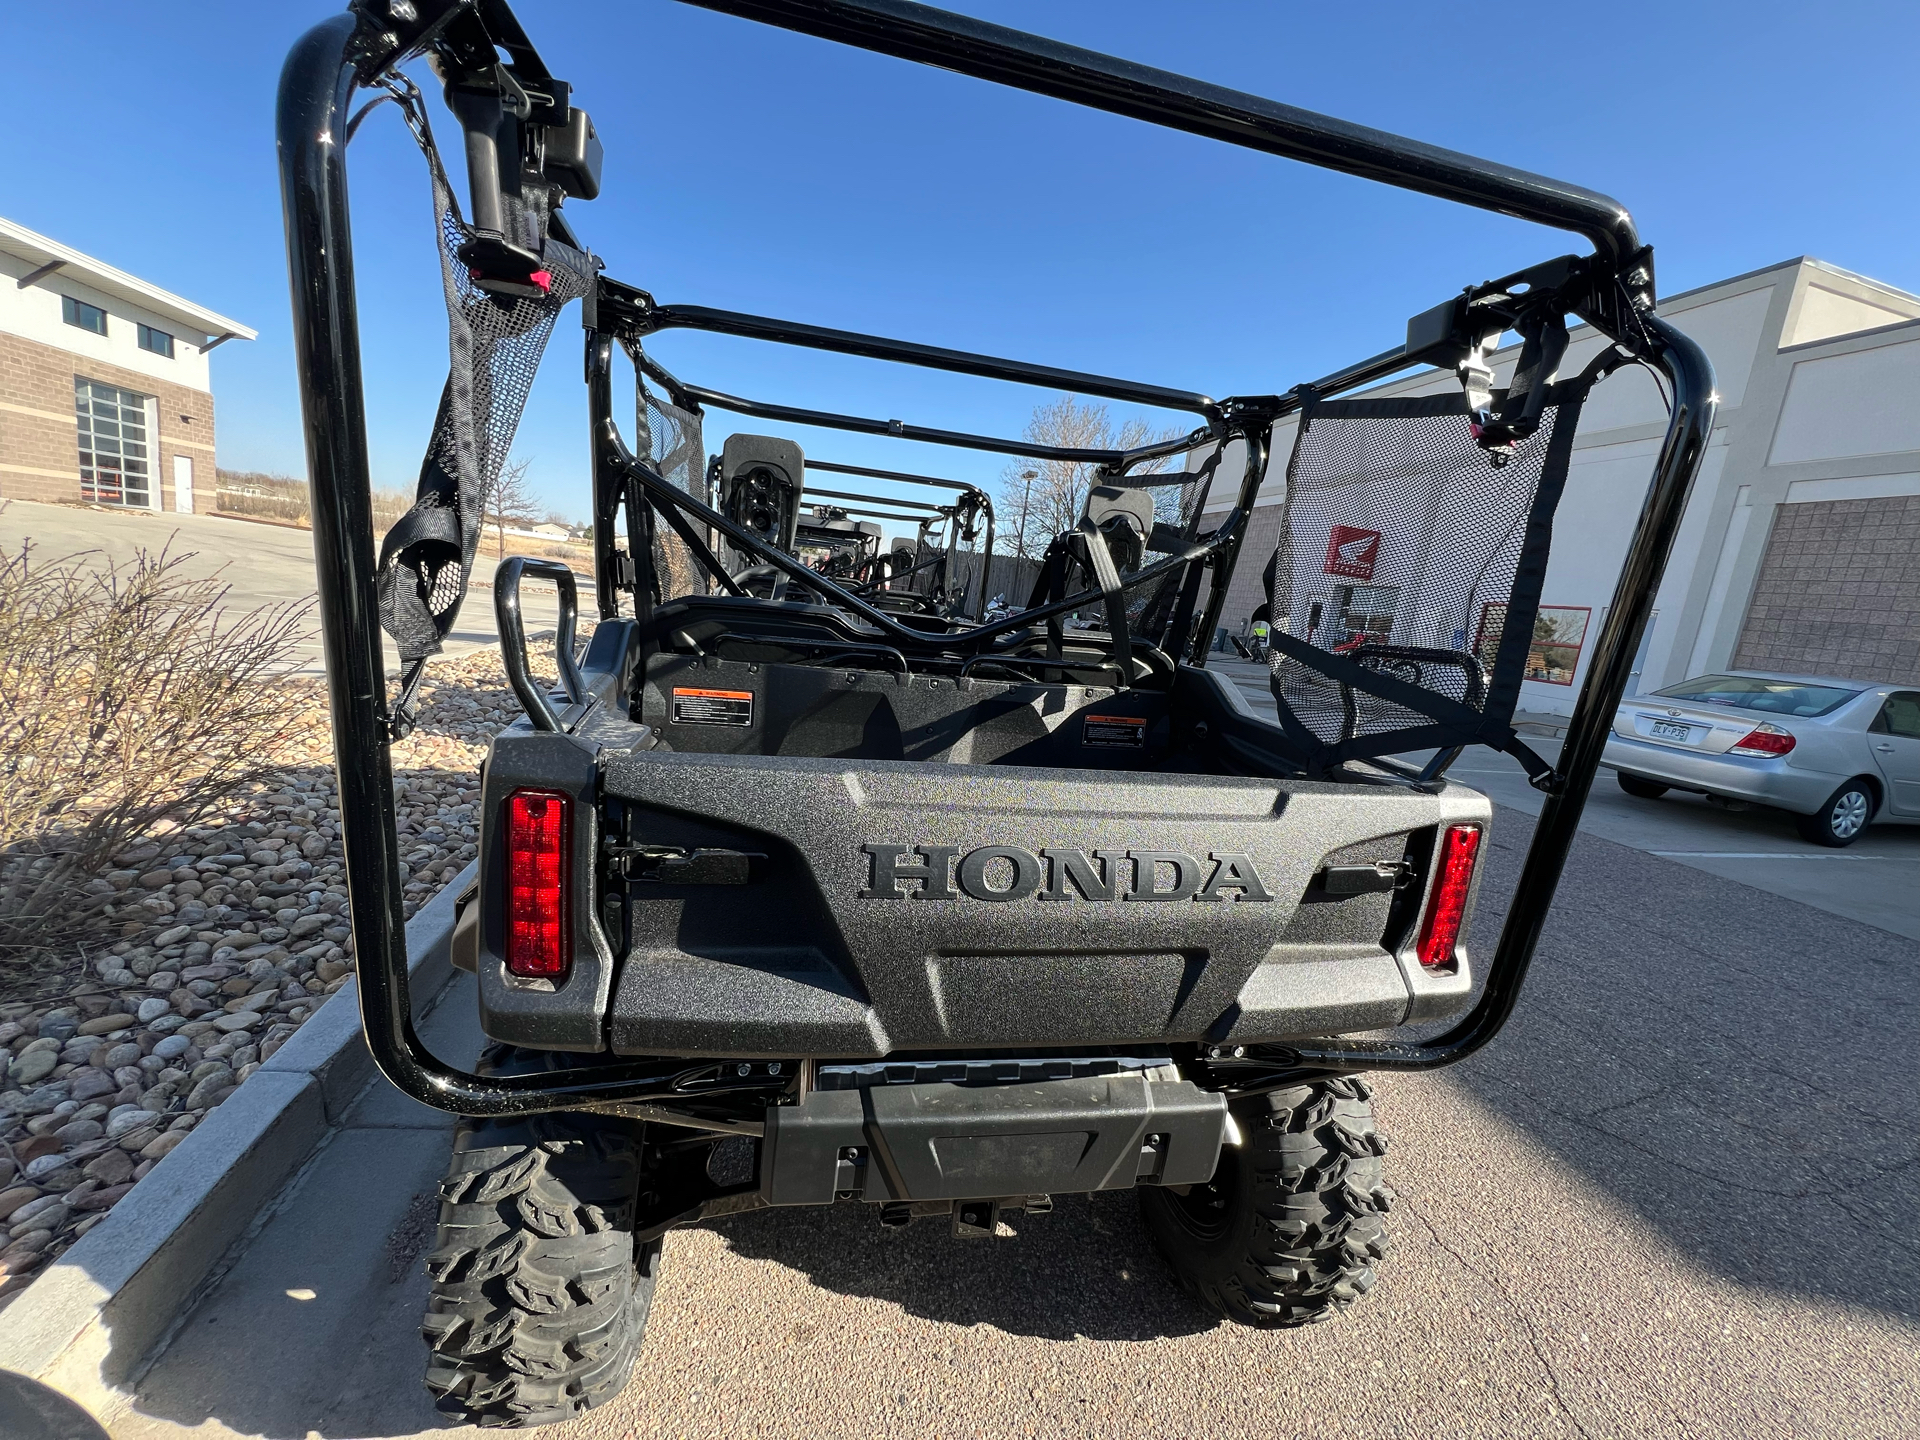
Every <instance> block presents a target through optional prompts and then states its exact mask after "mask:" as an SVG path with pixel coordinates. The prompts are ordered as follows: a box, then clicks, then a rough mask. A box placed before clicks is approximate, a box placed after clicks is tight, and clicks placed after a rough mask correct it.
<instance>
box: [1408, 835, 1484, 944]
mask: <svg viewBox="0 0 1920 1440" xmlns="http://www.w3.org/2000/svg"><path fill="white" fill-rule="evenodd" d="M1479 858H1480V827H1479V826H1478V825H1455V826H1452V827H1451V828H1450V829H1448V831H1447V833H1446V835H1445V836H1444V837H1443V838H1442V839H1441V841H1440V864H1439V867H1438V870H1437V872H1436V873H1435V875H1434V878H1433V894H1432V895H1431V896H1429V897H1428V899H1427V919H1426V923H1425V924H1424V925H1422V926H1421V927H1420V952H1419V953H1420V963H1421V964H1422V965H1425V966H1427V967H1429V968H1433V967H1436V966H1440V965H1450V964H1452V963H1453V952H1454V947H1455V946H1457V945H1458V944H1459V943H1460V925H1461V922H1462V921H1464V920H1465V919H1466V918H1467V892H1468V891H1469V890H1470V889H1471V888H1472V886H1473V866H1474V862H1475V861H1476V860H1478V859H1479Z"/></svg>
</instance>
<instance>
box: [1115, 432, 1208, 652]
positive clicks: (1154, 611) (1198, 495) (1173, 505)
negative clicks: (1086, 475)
mask: <svg viewBox="0 0 1920 1440" xmlns="http://www.w3.org/2000/svg"><path fill="white" fill-rule="evenodd" d="M1224 453H1225V447H1224V446H1222V445H1220V444H1219V443H1217V442H1213V443H1209V444H1208V445H1206V446H1204V447H1202V448H1201V449H1199V450H1192V451H1188V452H1187V453H1186V455H1185V456H1182V457H1176V458H1179V459H1183V460H1184V461H1185V462H1186V464H1185V468H1183V469H1180V470H1175V471H1161V472H1159V473H1157V474H1132V475H1123V476H1121V477H1120V478H1119V479H1117V480H1114V481H1111V482H1104V483H1111V484H1115V485H1121V486H1125V487H1127V488H1128V489H1138V490H1145V491H1147V492H1148V493H1149V494H1151V495H1152V496H1153V521H1154V525H1153V534H1152V535H1151V536H1149V537H1148V540H1147V550H1146V554H1145V556H1144V557H1143V559H1142V561H1141V568H1143V569H1144V568H1145V567H1146V566H1148V565H1151V564H1153V563H1154V562H1155V561H1156V560H1160V559H1162V558H1164V556H1165V555H1166V554H1168V553H1171V552H1173V551H1176V550H1178V549H1180V548H1181V547H1182V546H1184V545H1186V544H1189V543H1191V542H1192V541H1194V540H1196V539H1198V538H1199V536H1200V534H1201V529H1200V516H1201V512H1202V511H1203V510H1205V509H1206V504H1207V496H1208V493H1209V491H1210V490H1211V489H1212V487H1213V478H1214V474H1215V472H1216V471H1218V470H1219V468H1220V460H1221V457H1222V455H1223V454H1224ZM1185 574H1186V567H1181V568H1179V569H1176V570H1174V571H1172V572H1170V573H1169V574H1166V575H1162V576H1160V577H1159V578H1158V579H1155V580H1149V581H1146V582H1145V583H1143V584H1137V585H1135V584H1129V585H1128V587H1127V625H1128V628H1129V629H1131V630H1132V631H1133V633H1134V634H1136V635H1138V636H1140V637H1141V638H1142V639H1143V640H1145V641H1147V642H1148V643H1149V644H1155V645H1157V644H1159V643H1160V641H1161V639H1162V637H1163V634H1164V632H1165V630H1166V628H1167V625H1168V623H1169V622H1170V621H1171V620H1172V619H1173V612H1174V607H1175V605H1176V604H1177V603H1178V601H1179V598H1180V587H1181V581H1182V577H1183V576H1184V575H1185Z"/></svg>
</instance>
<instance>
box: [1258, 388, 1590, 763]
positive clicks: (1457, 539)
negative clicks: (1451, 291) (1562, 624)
mask: <svg viewBox="0 0 1920 1440" xmlns="http://www.w3.org/2000/svg"><path fill="white" fill-rule="evenodd" d="M1587 388H1588V382H1586V381H1585V380H1584V378H1583V379H1582V380H1579V381H1570V382H1566V383H1563V384H1561V385H1557V386H1555V387H1554V388H1553V390H1552V391H1551V392H1550V397H1549V398H1550V403H1549V404H1548V406H1547V407H1546V410H1545V411H1544V413H1543V415H1542V418H1541V422H1540V428H1539V429H1538V431H1536V432H1535V433H1534V434H1533V435H1532V436H1530V437H1529V438H1528V439H1527V440H1526V441H1525V442H1523V443H1522V444H1521V445H1520V447H1519V448H1518V450H1517V452H1516V453H1515V454H1514V456H1513V458H1512V459H1511V460H1510V461H1509V463H1507V464H1506V465H1504V466H1502V467H1500V468H1497V469H1496V468H1495V467H1494V466H1493V465H1492V464H1491V463H1490V462H1489V460H1488V457H1487V455H1486V453H1485V452H1484V451H1482V450H1481V449H1480V448H1479V446H1478V445H1476V444H1475V443H1474V440H1473V436H1472V433H1471V431H1470V430H1469V429H1468V424H1467V415H1466V403H1465V400H1464V398H1463V397H1462V396H1460V395H1457V394H1454V395H1436V396H1419V397H1409V398H1404V399H1371V400H1369V399H1359V400H1335V401H1323V402H1319V403H1316V404H1313V405H1310V406H1309V407H1307V408H1306V409H1305V410H1304V411H1303V413H1302V417H1301V423H1300V427H1299V432H1298V435H1297V437H1296V440H1295V443H1294V450H1293V456H1292V459H1291V461H1290V462H1289V464H1288V466H1287V499H1286V508H1285V512H1284V517H1283V520H1282V524H1281V535H1280V545H1279V553H1278V554H1277V556H1276V557H1275V564H1274V572H1273V574H1274V578H1273V593H1272V596H1271V605H1272V614H1273V622H1272V623H1273V628H1274V634H1275V644H1274V648H1273V651H1272V653H1271V657H1270V662H1269V663H1270V664H1271V666H1272V669H1273V691H1274V695H1275V698H1276V699H1277V700H1278V702H1279V705H1280V710H1281V720H1282V724H1283V726H1284V727H1285V728H1286V729H1287V730H1288V731H1289V733H1290V734H1292V735H1293V736H1294V738H1295V739H1296V741H1298V742H1301V743H1302V744H1303V745H1305V746H1306V747H1307V748H1309V749H1311V750H1317V751H1318V752H1319V753H1317V754H1316V755H1315V756H1314V758H1315V759H1317V760H1320V761H1322V762H1325V761H1331V760H1335V759H1340V758H1347V757H1350V756H1354V755H1384V754H1392V753H1394V752H1395V751H1396V750H1410V749H1422V748H1427V747H1430V746H1445V745H1450V744H1464V743H1467V742H1468V741H1471V740H1475V739H1485V738H1487V737H1488V735H1490V734H1498V733H1500V732H1502V731H1504V730H1505V729H1506V727H1507V725H1508V723H1509V722H1510V721H1511V719H1512V716H1513V709H1514V705H1515V704H1516V703H1517V700H1518V697H1519V687H1520V679H1521V675H1522V671H1523V669H1524V665H1525V660H1526V653H1527V648H1528V644H1529V642H1530V641H1531V638H1532V631H1533V625H1534V620H1535V617H1536V615H1537V614H1538V612H1539V606H1540V584H1541V580H1542V578H1543V577H1544V575H1545V572H1546V558H1547V550H1548V547H1549V545H1550V543H1551V540H1552V526H1553V512H1554V509H1555V507H1556V506H1557V505H1558V503H1559V499H1560V492H1561V488H1562V486H1563V485H1564V483H1565V480H1566V471H1567V461H1568V456H1569V452H1570V450H1571V448H1572V441H1573V432H1574V429H1575V427H1576V425H1577V424H1578V420H1579V411H1580V405H1581V402H1582V401H1583V400H1584V398H1585V395H1586V391H1587ZM1383 681H1384V683H1383ZM1483 722H1490V725H1491V728H1489V727H1488V724H1487V723H1483ZM1509 733H1510V732H1509Z"/></svg>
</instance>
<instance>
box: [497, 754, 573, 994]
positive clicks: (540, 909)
mask: <svg viewBox="0 0 1920 1440" xmlns="http://www.w3.org/2000/svg"><path fill="white" fill-rule="evenodd" d="M572 847H573V802H572V801H571V800H570V799H568V797H566V796H565V795H562V794H559V793H558V792H556V791H553V790H516V791H514V792H513V794H512V795H511V796H509V797H508V798H507V970H508V972H509V973H510V974H514V975H520V976H523V977H525V978H527V979H533V980H564V979H565V978H566V975H567V969H568V966H569V965H570V964H571V958H572V952H571V950H570V949H569V946H568V936H567V868H568V853H567V852H568V851H569V850H571V849H572Z"/></svg>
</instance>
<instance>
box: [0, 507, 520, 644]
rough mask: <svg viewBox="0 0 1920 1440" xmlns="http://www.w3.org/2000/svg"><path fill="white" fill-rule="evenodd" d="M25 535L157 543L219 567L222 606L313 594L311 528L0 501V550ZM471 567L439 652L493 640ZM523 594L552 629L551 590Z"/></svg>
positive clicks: (93, 547)
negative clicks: (470, 580)
mask: <svg viewBox="0 0 1920 1440" xmlns="http://www.w3.org/2000/svg"><path fill="white" fill-rule="evenodd" d="M29 542H30V543H31V544H32V545H33V548H34V552H35V554H36V555H37V556H38V557H39V558H40V559H41V560H43V561H44V560H51V559H56V558H58V557H60V556H64V555H72V554H76V553H79V552H82V551H92V552H95V553H96V554H98V555H99V556H100V557H101V558H102V559H104V560H111V561H114V562H117V563H124V562H125V561H127V560H129V559H131V558H132V557H133V554H134V552H135V551H136V550H146V551H149V552H154V553H157V552H159V551H161V550H163V549H165V550H168V551H170V553H172V554H174V555H180V556H185V557H187V558H186V561H185V566H184V568H185V571H186V573H188V574H191V575H194V576H201V575H218V576H219V577H220V579H221V580H223V581H224V582H225V583H226V584H227V586H228V593H227V598H226V602H225V603H226V605H227V607H228V609H229V611H230V613H231V614H236V615H237V614H243V613H245V612H246V611H249V610H252V609H254V608H256V607H258V606H262V605H284V604H295V605H298V604H307V605H309V606H310V605H312V603H313V600H314V569H313V535H312V533H311V532H310V531H306V530H298V529H294V528H292V527H291V526H285V525H262V524H256V523H253V522H251V521H246V520H230V519H226V518H223V517H221V516H217V515H174V514H169V513H167V512H165V511H154V510H109V509H106V508H104V507H99V506H82V505H43V504H38V503H36V502H34V501H31V500H9V501H7V502H5V503H4V504H0V549H4V550H7V551H18V550H19V549H20V547H21V546H22V545H24V544H27V543H29ZM474 571H475V574H476V576H477V577H479V578H478V583H476V585H475V587H474V589H473V590H472V591H471V592H470V593H469V595H468V598H467V603H466V604H465V605H464V606H463V607H462V608H461V611H460V620H459V624H458V626H457V627H456V628H455V630H454V632H453V633H452V634H451V635H449V636H448V637H447V641H446V653H447V654H448V655H459V654H462V653H464V652H466V651H468V650H473V649H476V648H477V647H479V646H482V645H492V644H495V643H496V642H497V641H498V640H499V638H500V635H499V631H498V630H497V629H496V628H495V625H494V619H493V592H492V589H491V587H490V584H489V581H488V577H490V576H491V575H492V573H493V567H492V563H491V562H490V561H489V560H487V559H486V558H485V556H484V555H483V556H482V558H481V559H480V560H479V561H478V562H477V563H476V564H475V566H474ZM526 592H527V593H526V616H527V623H528V625H529V626H530V627H531V628H533V629H536V630H537V629H539V628H542V627H551V626H552V624H553V623H554V617H555V615H556V613H557V612H556V606H557V604H558V602H557V600H556V599H555V598H554V591H553V588H552V587H551V586H542V585H537V584H533V583H531V582H529V584H528V585H527V587H526ZM309 614H310V619H311V624H312V627H313V633H311V634H309V636H308V637H307V639H306V640H305V642H304V643H302V644H301V645H300V646H299V647H298V649H297V651H296V652H295V654H294V657H293V658H294V668H295V671H296V673H300V674H311V675H318V674H321V673H322V667H321V663H320V642H319V636H318V628H319V623H320V622H319V618H318V615H317V613H315V612H311V611H310V612H309ZM387 664H388V668H389V669H392V670H395V671H397V670H398V669H399V661H398V659H397V657H396V656H395V654H394V651H393V646H392V643H391V642H388V645H387Z"/></svg>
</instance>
